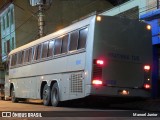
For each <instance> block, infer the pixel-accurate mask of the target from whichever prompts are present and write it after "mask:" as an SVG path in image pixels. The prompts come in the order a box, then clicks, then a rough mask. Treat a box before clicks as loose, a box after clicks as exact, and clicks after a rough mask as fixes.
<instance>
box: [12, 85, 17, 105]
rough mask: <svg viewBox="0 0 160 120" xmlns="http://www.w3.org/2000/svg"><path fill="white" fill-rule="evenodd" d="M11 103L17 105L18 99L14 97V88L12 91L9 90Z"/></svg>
mask: <svg viewBox="0 0 160 120" xmlns="http://www.w3.org/2000/svg"><path fill="white" fill-rule="evenodd" d="M11 101H12V102H13V103H17V102H18V98H16V97H15V90H14V87H12V89H11Z"/></svg>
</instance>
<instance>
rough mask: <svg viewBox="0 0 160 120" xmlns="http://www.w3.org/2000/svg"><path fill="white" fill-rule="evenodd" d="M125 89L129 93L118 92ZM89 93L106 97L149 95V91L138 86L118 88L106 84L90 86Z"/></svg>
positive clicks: (147, 96) (143, 96)
mask: <svg viewBox="0 0 160 120" xmlns="http://www.w3.org/2000/svg"><path fill="white" fill-rule="evenodd" d="M123 90H126V91H128V93H129V94H127V95H123V94H120V92H119V91H123ZM90 95H97V96H108V97H112V96H113V97H142V98H149V97H151V92H150V91H147V90H144V89H139V88H135V89H132V88H118V87H107V86H91V93H90Z"/></svg>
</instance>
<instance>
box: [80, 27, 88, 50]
mask: <svg viewBox="0 0 160 120" xmlns="http://www.w3.org/2000/svg"><path fill="white" fill-rule="evenodd" d="M87 33H88V28H85V29H81V30H80V31H79V34H80V35H79V41H78V49H81V48H85V46H86V39H87Z"/></svg>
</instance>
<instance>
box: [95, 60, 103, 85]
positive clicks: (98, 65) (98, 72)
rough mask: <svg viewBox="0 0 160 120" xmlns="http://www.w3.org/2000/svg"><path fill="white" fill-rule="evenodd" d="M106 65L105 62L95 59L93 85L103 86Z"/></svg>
mask: <svg viewBox="0 0 160 120" xmlns="http://www.w3.org/2000/svg"><path fill="white" fill-rule="evenodd" d="M103 65H104V61H103V60H100V59H94V61H93V80H92V84H93V85H102V84H103V81H102V67H103Z"/></svg>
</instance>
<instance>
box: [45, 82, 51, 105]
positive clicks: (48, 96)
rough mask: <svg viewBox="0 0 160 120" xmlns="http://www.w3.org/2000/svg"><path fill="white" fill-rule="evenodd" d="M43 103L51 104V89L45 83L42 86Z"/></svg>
mask: <svg viewBox="0 0 160 120" xmlns="http://www.w3.org/2000/svg"><path fill="white" fill-rule="evenodd" d="M43 104H44V105H45V106H48V105H50V104H51V90H50V87H49V86H48V85H47V84H46V85H45V86H44V88H43Z"/></svg>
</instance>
